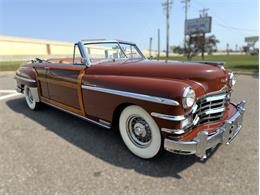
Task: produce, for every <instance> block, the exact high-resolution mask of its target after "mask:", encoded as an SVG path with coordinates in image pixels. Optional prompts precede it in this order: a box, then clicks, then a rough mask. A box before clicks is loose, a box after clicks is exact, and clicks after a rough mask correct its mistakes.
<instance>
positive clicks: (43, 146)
mask: <svg viewBox="0 0 260 195" xmlns="http://www.w3.org/2000/svg"><path fill="white" fill-rule="evenodd" d="M13 77H14V73H10V72H9V73H0V113H1V117H0V146H1V147H0V194H54V193H57V194H228V195H230V194H258V132H259V129H258V115H259V113H258V107H259V102H258V80H259V79H258V77H253V76H243V75H240V76H238V83H237V85H236V87H235V91H234V93H233V97H232V99H233V102H235V103H237V102H238V101H239V100H241V99H245V100H246V101H247V105H246V108H247V111H246V114H245V118H244V127H243V129H242V131H241V133H240V134H239V136H238V137H237V138H236V139H235V140H234V142H233V143H232V144H230V145H229V146H220V147H218V149H217V151H216V152H214V153H213V154H212V155H211V156H210V157H209V158H208V159H207V160H206V161H205V162H201V161H199V160H198V159H197V158H196V157H195V156H181V155H176V154H171V153H168V152H165V153H164V154H163V155H161V156H160V157H158V158H156V159H153V160H141V159H139V158H137V157H135V156H133V155H132V154H131V153H130V152H129V151H128V150H127V148H126V147H125V146H124V143H123V142H122V141H121V139H120V135H119V133H117V132H116V131H112V130H107V129H104V128H102V127H98V126H95V125H93V124H90V123H88V122H86V121H83V120H81V119H78V118H76V117H74V116H72V115H69V114H67V113H64V112H62V111H59V110H56V109H54V108H52V107H49V106H44V107H43V108H42V109H41V110H39V111H37V112H33V111H30V110H29V109H28V108H27V106H26V103H25V100H24V98H23V96H21V95H18V94H16V93H15V92H14V91H10V90H14V89H15V80H14V79H13ZM7 90H9V91H7ZM7 95H9V96H7ZM4 96H5V97H4ZM1 97H2V98H1Z"/></svg>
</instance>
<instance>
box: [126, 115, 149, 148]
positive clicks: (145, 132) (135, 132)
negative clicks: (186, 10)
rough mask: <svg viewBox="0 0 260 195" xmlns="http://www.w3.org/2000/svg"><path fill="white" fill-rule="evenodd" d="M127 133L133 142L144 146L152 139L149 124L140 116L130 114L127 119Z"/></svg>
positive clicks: (141, 146)
mask: <svg viewBox="0 0 260 195" xmlns="http://www.w3.org/2000/svg"><path fill="white" fill-rule="evenodd" d="M126 127H127V134H128V137H129V138H130V140H131V141H132V143H133V144H135V145H136V146H138V147H140V148H145V147H147V146H149V145H150V143H151V141H152V132H151V129H150V126H149V124H148V123H147V122H146V121H145V120H144V119H143V118H142V117H140V116H136V115H134V116H130V117H129V118H128V119H127V126H126Z"/></svg>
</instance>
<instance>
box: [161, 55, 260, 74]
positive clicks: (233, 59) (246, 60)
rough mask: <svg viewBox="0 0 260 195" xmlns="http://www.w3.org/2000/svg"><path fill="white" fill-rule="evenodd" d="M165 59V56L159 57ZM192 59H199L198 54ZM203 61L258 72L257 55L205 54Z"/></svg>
mask: <svg viewBox="0 0 260 195" xmlns="http://www.w3.org/2000/svg"><path fill="white" fill-rule="evenodd" d="M160 59H165V58H163V57H162V58H160ZM170 60H179V61H187V58H186V57H183V56H179V57H170ZM192 60H193V61H201V57H200V56H196V57H193V58H192ZM204 60H205V61H223V62H225V68H229V69H232V70H237V71H247V72H258V71H259V61H258V56H251V55H229V56H228V55H218V56H213V55H212V56H205V59H204Z"/></svg>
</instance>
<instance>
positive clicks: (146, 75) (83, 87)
mask: <svg viewBox="0 0 260 195" xmlns="http://www.w3.org/2000/svg"><path fill="white" fill-rule="evenodd" d="M101 42H109V43H111V42H112V43H114V42H113V41H101ZM115 42H117V41H115ZM118 42H119V43H121V42H120V41H118ZM98 43H99V42H98ZM84 44H88V42H78V43H76V44H75V47H76V48H79V50H80V54H81V56H80V57H76V56H75V54H74V57H73V58H62V59H50V60H48V61H40V60H38V61H35V62H33V63H29V64H25V65H22V66H21V67H20V68H19V69H18V70H17V72H16V80H17V90H18V91H19V92H23V91H24V89H25V87H27V88H29V89H31V91H30V93H31V94H32V96H31V97H32V98H34V100H35V101H36V102H37V103H38V102H43V103H46V104H49V105H51V106H54V107H56V108H60V109H62V110H64V111H67V112H70V113H72V114H74V115H76V116H79V117H81V118H83V119H86V120H89V121H91V122H94V123H96V124H99V125H101V126H103V127H106V128H111V127H118V125H119V118H120V114H121V113H122V111H123V110H124V109H125V108H126V107H128V106H130V105H137V106H139V107H141V108H143V109H144V110H145V111H146V112H147V113H149V114H150V115H151V117H152V118H153V120H154V121H155V123H156V124H157V125H158V127H159V129H160V133H161V136H162V147H164V148H165V149H166V150H168V151H171V152H175V153H180V154H196V155H197V156H199V157H200V158H205V157H206V152H207V150H208V149H211V148H214V147H215V146H216V145H218V144H219V143H229V142H230V141H231V140H232V139H233V138H234V137H235V136H236V135H237V134H238V132H239V131H240V129H241V123H242V117H243V113H244V111H245V108H244V107H245V102H244V101H242V102H240V103H239V104H237V105H235V104H232V103H230V97H231V92H232V85H233V84H234V82H235V80H234V75H233V73H232V72H231V71H229V70H226V69H225V68H224V67H223V64H221V63H216V62H200V63H194V62H178V61H152V60H147V59H146V58H144V57H143V55H142V54H140V55H141V56H142V58H127V59H118V60H108V61H103V62H100V63H95V64H91V62H90V60H89V59H88V54H87V50H86V49H84ZM129 44H132V43H129ZM132 45H134V44H132ZM137 51H138V52H140V50H138V49H137ZM187 89H192V90H194V92H195V100H194V103H193V104H192V106H190V107H187V106H184V105H183V101H184V92H185V90H187ZM187 118H189V122H188V123H189V124H188V125H187V126H186V127H185V128H183V127H182V121H183V120H185V119H187Z"/></svg>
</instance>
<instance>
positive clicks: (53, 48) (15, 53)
mask: <svg viewBox="0 0 260 195" xmlns="http://www.w3.org/2000/svg"><path fill="white" fill-rule="evenodd" d="M73 46H74V43H72V42H64V41H53V40H44V39H30V38H19V37H13V36H1V35H0V61H12V60H13V61H15V60H32V59H34V58H36V57H39V58H43V59H48V58H53V57H54V58H56V57H71V56H72V55H73ZM143 53H144V55H145V56H147V57H149V51H147V50H143ZM160 55H161V56H165V53H164V52H161V53H160ZM170 55H171V56H172V55H173V54H170ZM152 56H153V57H156V56H157V52H154V51H152Z"/></svg>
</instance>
